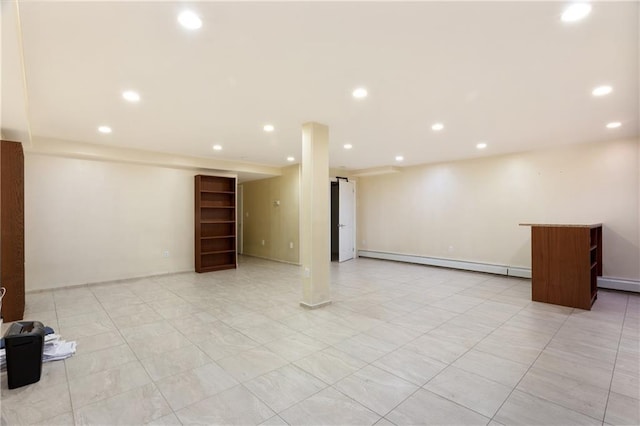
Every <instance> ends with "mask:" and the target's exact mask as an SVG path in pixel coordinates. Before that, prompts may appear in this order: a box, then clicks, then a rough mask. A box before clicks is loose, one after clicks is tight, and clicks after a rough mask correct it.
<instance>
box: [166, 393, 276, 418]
mask: <svg viewBox="0 0 640 426" xmlns="http://www.w3.org/2000/svg"><path fill="white" fill-rule="evenodd" d="M176 414H177V416H178V418H179V419H180V421H181V422H182V424H185V425H213V424H224V425H226V424H242V425H257V424H260V423H262V422H263V421H265V420H267V419H269V418H271V417H273V415H274V414H275V413H274V412H273V411H272V410H271V409H270V408H269V407H267V406H266V405H265V404H264V403H263V402H261V401H260V400H259V399H258V398H256V397H255V396H253V395H252V394H251V392H249V391H248V390H247V389H245V388H244V387H243V386H241V385H239V386H236V387H234V388H231V389H229V390H227V391H224V392H222V393H219V394H217V395H215V396H212V397H210V398H207V399H205V400H203V401H200V402H198V403H196V404H193V405H190V406H188V407H186V408H183V409H182V410H180V411H178V412H177V413H176Z"/></svg>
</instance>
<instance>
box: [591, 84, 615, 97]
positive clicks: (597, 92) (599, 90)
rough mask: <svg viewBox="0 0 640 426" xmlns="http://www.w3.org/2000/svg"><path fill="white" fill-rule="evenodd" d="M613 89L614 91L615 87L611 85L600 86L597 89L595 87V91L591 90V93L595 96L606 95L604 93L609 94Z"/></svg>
mask: <svg viewBox="0 0 640 426" xmlns="http://www.w3.org/2000/svg"><path fill="white" fill-rule="evenodd" d="M612 91H613V87H611V86H598V87H596V88H595V89H593V91H591V94H592V95H593V96H604V95H608V94H609V93H611V92H612Z"/></svg>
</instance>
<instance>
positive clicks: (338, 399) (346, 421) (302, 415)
mask: <svg viewBox="0 0 640 426" xmlns="http://www.w3.org/2000/svg"><path fill="white" fill-rule="evenodd" d="M280 417H282V418H283V419H284V420H285V421H286V422H287V423H288V424H290V425H300V426H317V425H373V424H374V423H376V422H377V421H378V419H380V416H379V415H377V414H376V413H374V412H373V411H371V410H369V409H367V408H365V407H364V406H362V405H360V404H359V403H357V402H356V401H354V400H353V399H351V398H349V397H347V396H345V395H344V394H342V393H341V392H338V391H337V390H335V389H333V388H327V389H324V390H322V391H320V392H318V393H317V394H315V395H313V396H312V397H310V398H307V399H305V400H304V401H302V402H300V403H298V404H296V405H294V406H293V407H291V408H289V409H287V410H285V411H283V412H282V413H280Z"/></svg>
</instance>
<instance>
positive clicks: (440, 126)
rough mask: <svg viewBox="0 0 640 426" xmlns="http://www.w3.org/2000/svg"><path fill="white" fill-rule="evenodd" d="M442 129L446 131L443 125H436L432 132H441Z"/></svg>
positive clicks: (432, 127)
mask: <svg viewBox="0 0 640 426" xmlns="http://www.w3.org/2000/svg"><path fill="white" fill-rule="evenodd" d="M442 129H444V124H442V123H436V124H434V125H433V126H431V130H433V131H434V132H439V131H440V130H442Z"/></svg>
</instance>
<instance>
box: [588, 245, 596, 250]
mask: <svg viewBox="0 0 640 426" xmlns="http://www.w3.org/2000/svg"><path fill="white" fill-rule="evenodd" d="M597 248H598V246H597V245H596V244H594V245H592V246H591V248H590V249H589V250H595V249H597Z"/></svg>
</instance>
